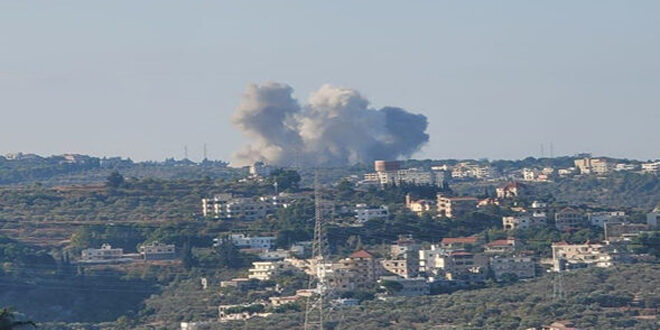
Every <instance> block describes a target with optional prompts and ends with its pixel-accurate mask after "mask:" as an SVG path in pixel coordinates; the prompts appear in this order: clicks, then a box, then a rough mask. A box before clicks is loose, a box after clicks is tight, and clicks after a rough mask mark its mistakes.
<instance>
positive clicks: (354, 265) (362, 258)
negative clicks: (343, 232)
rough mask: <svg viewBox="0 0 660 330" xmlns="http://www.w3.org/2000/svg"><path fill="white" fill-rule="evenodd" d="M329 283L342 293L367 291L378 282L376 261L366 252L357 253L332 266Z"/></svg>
mask: <svg viewBox="0 0 660 330" xmlns="http://www.w3.org/2000/svg"><path fill="white" fill-rule="evenodd" d="M331 269H332V272H331V274H328V275H329V276H328V283H329V285H331V286H334V287H335V288H336V289H337V290H340V291H352V290H360V289H366V288H368V287H370V286H371V285H372V284H373V283H374V282H375V281H376V278H377V277H376V273H377V272H376V261H375V259H374V257H373V256H372V255H371V254H370V253H369V252H367V251H365V250H360V251H357V252H355V253H353V254H351V255H350V256H348V257H347V258H344V259H341V260H339V261H337V262H336V263H333V264H332V266H331Z"/></svg>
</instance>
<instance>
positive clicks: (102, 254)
mask: <svg viewBox="0 0 660 330" xmlns="http://www.w3.org/2000/svg"><path fill="white" fill-rule="evenodd" d="M123 255H124V250H123V249H121V248H117V249H113V248H112V246H110V244H108V243H104V244H103V245H101V248H100V249H92V248H89V249H84V250H82V256H81V259H82V260H86V261H89V260H109V259H118V258H121V257H122V256H123Z"/></svg>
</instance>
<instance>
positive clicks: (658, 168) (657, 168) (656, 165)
mask: <svg viewBox="0 0 660 330" xmlns="http://www.w3.org/2000/svg"><path fill="white" fill-rule="evenodd" d="M642 172H644V173H651V174H657V173H658V172H660V162H652V163H644V164H642Z"/></svg>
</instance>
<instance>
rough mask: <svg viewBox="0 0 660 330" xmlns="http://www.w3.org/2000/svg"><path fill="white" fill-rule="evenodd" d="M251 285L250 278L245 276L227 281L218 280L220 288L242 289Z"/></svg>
mask: <svg viewBox="0 0 660 330" xmlns="http://www.w3.org/2000/svg"><path fill="white" fill-rule="evenodd" d="M251 286H252V283H251V282H250V279H249V278H247V277H240V278H233V279H231V280H229V281H220V287H221V288H237V289H239V290H244V289H247V288H249V287H251Z"/></svg>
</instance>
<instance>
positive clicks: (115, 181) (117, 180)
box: [105, 171, 124, 189]
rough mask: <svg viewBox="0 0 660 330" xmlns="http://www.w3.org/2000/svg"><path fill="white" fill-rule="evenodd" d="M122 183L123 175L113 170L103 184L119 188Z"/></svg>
mask: <svg viewBox="0 0 660 330" xmlns="http://www.w3.org/2000/svg"><path fill="white" fill-rule="evenodd" d="M122 183H124V177H123V176H122V175H121V174H119V172H117V171H114V172H112V173H110V175H108V178H107V179H106V181H105V185H106V186H108V187H109V188H114V189H117V188H119V187H120V186H121V185H122Z"/></svg>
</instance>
